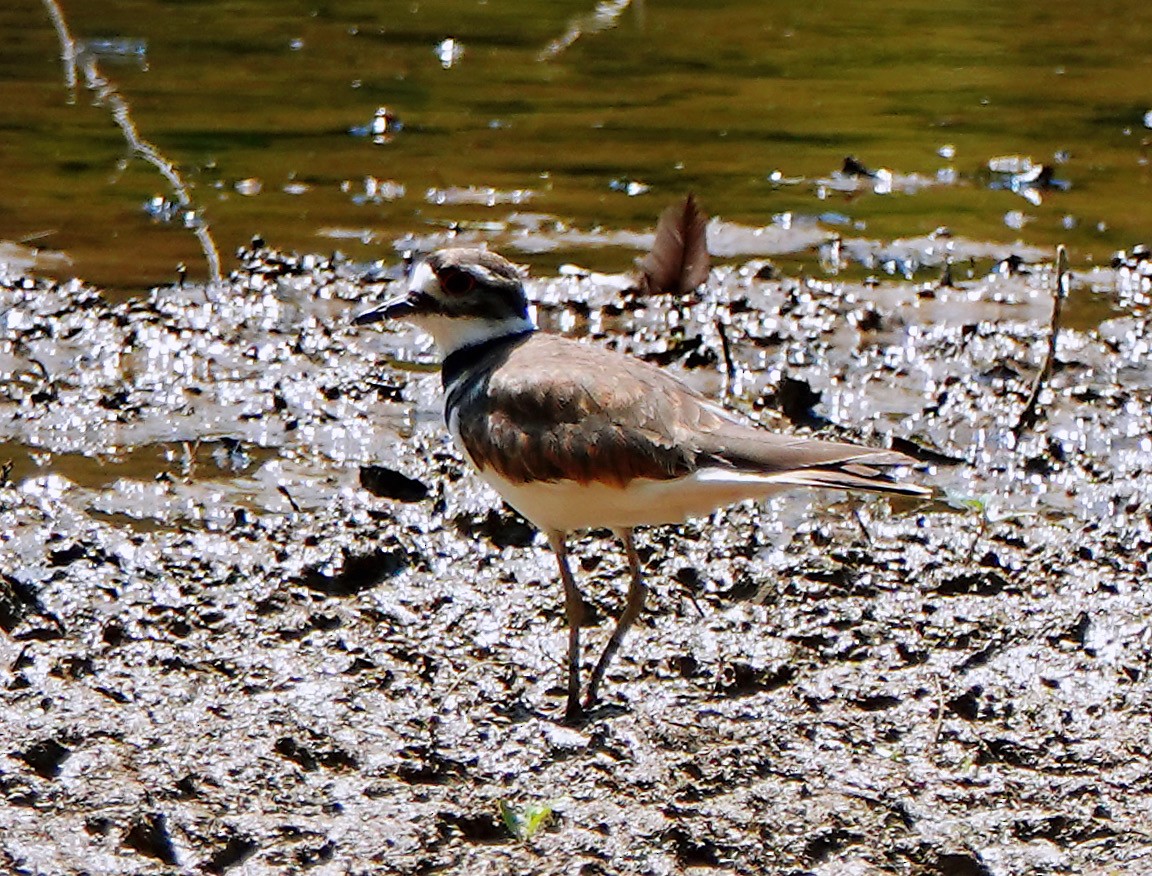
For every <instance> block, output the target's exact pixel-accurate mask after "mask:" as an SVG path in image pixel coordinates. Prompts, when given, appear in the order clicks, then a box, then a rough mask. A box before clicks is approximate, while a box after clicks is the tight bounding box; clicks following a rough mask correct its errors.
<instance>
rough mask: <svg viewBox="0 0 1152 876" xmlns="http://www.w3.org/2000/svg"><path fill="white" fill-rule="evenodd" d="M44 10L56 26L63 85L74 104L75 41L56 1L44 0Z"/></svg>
mask: <svg viewBox="0 0 1152 876" xmlns="http://www.w3.org/2000/svg"><path fill="white" fill-rule="evenodd" d="M44 8H45V9H47V10H48V17H49V18H51V19H52V23H53V24H54V25H56V38H57V39H59V40H60V60H61V62H63V64H64V84H65V85H67V86H68V90H69V91H70V92H71V93H72V98H71V102H72V103H75V102H76V40H74V39H72V33H71V31H69V30H68V22H67V20H65V18H64V13H63V12H62V11H61V9H60V7H59V6H58V5H57V3H56V0H44Z"/></svg>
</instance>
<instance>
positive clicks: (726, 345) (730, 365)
mask: <svg viewBox="0 0 1152 876" xmlns="http://www.w3.org/2000/svg"><path fill="white" fill-rule="evenodd" d="M716 332H717V333H718V334H719V335H720V350H721V352H722V353H723V354H724V371H725V373H726V374H727V376H728V380H727V381H725V383H724V392H725V395H727V393H728V390H729V389H730V388H731V386H732V384H733V383H735V382H736V376H737V374H738V372H737V370H736V362H735V361H734V360H733V358H732V344H731V342H730V341H729V340H728V328H727V326H725V325H724V320H723V319H721V318H720V317H717V318H716Z"/></svg>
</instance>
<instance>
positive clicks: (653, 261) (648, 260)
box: [636, 195, 710, 295]
mask: <svg viewBox="0 0 1152 876" xmlns="http://www.w3.org/2000/svg"><path fill="white" fill-rule="evenodd" d="M707 225H708V216H707V215H706V214H705V213H704V211H703V210H701V209H700V208H699V207H698V206H697V205H696V199H695V198H694V197H693V196H692V195H688V196H687V197H686V198H685V199H684V200H683V201H682V202H681V203H679V204H673V205H672V206H671V207H668V208H667V209H666V210H664V212H663V213H661V214H660V221H659V223H657V225H656V239H655V241H653V243H652V251H651V252H649V253H648V255H646V256H644V257H643V258H641V259H637V261H636V264H637V265H638V266H639V268H640V270H641V272H642V274H643V278H644V286H645V291H647V292H667V293H670V294H673V295H682V294H684V293H686V292H691V291H693V290H694V289H696V288H697V287H698V286H699V285H700V284H701V283H703V282H704V281H705V280H707V279H708V269H709V267H710V262H709V258H708V235H707Z"/></svg>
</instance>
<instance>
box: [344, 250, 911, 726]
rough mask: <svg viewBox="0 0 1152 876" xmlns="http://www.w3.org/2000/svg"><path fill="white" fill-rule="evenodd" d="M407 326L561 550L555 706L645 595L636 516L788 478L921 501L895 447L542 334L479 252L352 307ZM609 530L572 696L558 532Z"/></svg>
mask: <svg viewBox="0 0 1152 876" xmlns="http://www.w3.org/2000/svg"><path fill="white" fill-rule="evenodd" d="M385 318H394V319H402V320H406V321H408V322H411V323H413V324H415V325H417V326H418V327H420V328H421V329H424V330H425V331H427V332H428V333H429V334H431V335H432V337H433V339H434V340H435V342H436V345H437V346H438V348H439V350H440V352H441V353H442V355H443V364H442V369H441V380H442V382H443V386H444V392H445V402H444V416H445V420H446V421H447V424H448V428H449V430H450V431H451V433H452V436H453V438H454V439H455V441H456V444H457V445H458V446H459V447H460V449H461V450H462V451H463V453H464V455H465V456H466V457H467V458H468V461H469V462H470V463H471V464H472V465H473V466H474V467H475V469H476V471H477V472H478V473H479V475H480V477H481V478H483V479H484V480H485V481H487V482H488V483H489V484H490V485H491V486H492V487H494V488H495V489H496V491H497V492H498V493H500V495H502V496H503V497H504V498H505V499H506V500H507V501H508V503H509V504H510V505H511V506H512V507H513V508H515V509H516V510H517V511H519V512H520V513H521V514H522V515H524V517H526V518H527V519H528V520H530V521H531V522H532V523H534V524H535V525H536V526H537V527H539V528H540V529H541V530H542V531H543V532H544V533H545V534H546V535H547V537H548V542H549V544H551V546H552V550H553V551H554V552H555V554H556V560H557V564H558V565H559V569H560V580H561V582H562V583H563V586H564V605H565V614H566V617H567V622H568V691H567V692H568V700H567V708H566V711H565V717H566V719H567V720H568V721H570V722H575V721H578V720H580V719H581V717H582V716H583V714H584V710H585V709H588V708H590V707H591V706H592V705H593V704H595V703H596V702H597V694H598V692H599V688H600V684H601V682H602V681H603V679H604V674H605V672H606V671H607V669H608V666H609V664H610V663H611V662H612V658H613V656H614V655H615V654H616V652H617V651H618V650H619V648H620V645H621V642H623V640H624V637H625V635H626V634H627V632H628V629H629V628H630V627H631V626H632V624H633V622H634V621H635V620H636V618H637V616H638V615H639V614H640V612H641V610H642V609H643V606H644V598H645V593H646V588H645V584H644V580H643V577H642V574H641V568H640V558H639V557H638V556H637V553H636V546H635V544H634V542H633V538H632V530H633V528H634V527H636V526H642V525H649V524H664V523H678V522H682V521H684V520H685V519H686V518H688V517H693V516H699V515H706V514H709V513H710V512H712V511H713V510H715V509H716V508H718V507H720V506H722V505H727V504H731V503H733V502H737V501H740V500H744V499H759V498H764V497H767V496H771V495H773V494H774V493H778V492H780V491H782V490H786V489H788V488H790V487H830V488H835V489H849V490H871V491H875V492H882V493H897V494H901V495H906V496H928V495H930V491H929V490H927V489H925V488H923V487H920V486H916V485H911V484H900V483H896V482H894V481H892V480H889V479H888V478H887V477H886V476H885V475H884V474H883V469H885V468H887V467H890V466H900V465H907V464H909V463H911V462H913V460H912V459H910V458H909V457H907V456H905V455H904V454H902V453H897V452H893V451H887V450H874V449H871V448H867V447H861V446H858V445H855V444H846V443H839V442H831V441H817V440H812V439H808V438H799V437H795V436H788V435H781V434H776V433H774V432H771V431H768V430H767V429H763V428H760V427H758V426H756V425H753V424H750V423H748V422H745V421H744V420H742V419H741V418H740V417H739V416H738V415H737V414H735V413H732V412H730V411H728V410H726V409H725V408H723V407H721V406H720V405H719V404H717V403H715V402H713V401H711V400H709V399H707V398H705V397H704V396H702V395H701V394H699V393H698V392H696V391H695V390H693V389H691V388H690V387H688V386H687V385H685V384H684V383H682V382H681V381H680V380H679V379H677V378H676V377H674V376H672V375H671V374H669V373H668V372H666V371H663V370H661V369H659V368H657V367H654V366H652V365H649V364H648V363H646V362H642V361H640V360H639V359H635V358H632V357H630V356H626V355H624V354H621V353H618V352H615V351H612V350H607V349H602V348H597V347H593V346H590V345H587V344H584V343H580V342H578V341H574V340H570V339H567V338H563V337H560V336H558V335H553V334H548V333H546V332H542V331H538V330H537V327H536V325H535V323H534V322H533V320H532V317H531V315H530V312H529V307H528V299H527V296H526V295H525V292H524V285H523V279H522V277H521V274H520V272H519V270H518V269H517V268H516V267H515V266H514V265H513V264H512V263H511V262H509V261H507V260H506V259H504V258H502V257H501V256H499V255H497V254H495V253H492V252H488V251H486V250H481V249H463V248H461V249H444V250H440V251H439V252H436V253H433V254H432V255H431V256H429V257H428V259H427V260H426V261H424V262H422V263H421V264H419V265H417V266H416V268H415V270H414V271H413V273H412V275H411V278H410V280H409V283H408V289H407V291H406V292H405V293H404V294H402V295H400V296H399V297H397V298H394V299H392V300H390V301H387V302H385V303H384V304H382V305H381V306H379V307H377V308H375V309H373V310H370V311H368V312H366V313H363V314H361V315H360V316H358V317H356V319H355V322H356V323H357V324H366V323H372V322H376V321H378V320H381V319H385ZM601 527H607V528H611V529H613V530H614V531H615V532H616V534H617V535H618V536H619V538H620V540H621V541H622V542H623V544H624V550H625V553H626V554H627V558H628V566H629V570H630V573H631V584H630V586H629V588H628V596H627V600H626V603H625V606H624V610H623V612H622V613H621V615H620V617H619V619H618V621H617V623H616V627H615V629H614V630H613V631H612V635H611V637H610V638H609V639H608V644H607V645H606V646H605V648H604V651H603V653H602V654H601V656H600V659H599V660H598V661H597V663H596V666H595V668H594V669H593V670H592V676H591V678H590V680H589V682H588V689H587V692H586V694H585V697H584V701H583V705H582V704H581V700H580V657H581V653H580V626H581V621H582V608H583V600H582V598H581V595H580V591H579V590H578V589H577V586H576V582H575V580H574V578H573V577H572V570H571V569H570V568H569V564H568V547H567V536H568V534H569V533H571V532H575V531H578V530H582V529H591V528H601Z"/></svg>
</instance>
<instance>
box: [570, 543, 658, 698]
mask: <svg viewBox="0 0 1152 876" xmlns="http://www.w3.org/2000/svg"><path fill="white" fill-rule="evenodd" d="M617 535H619V536H620V540H621V541H622V542H624V551H625V553H627V555H628V568H629V570H630V571H631V572H632V583H631V584H630V585H629V586H628V599H627V601H626V602H625V603H624V611H622V612H621V613H620V620H618V621H617V622H616V629H614V630H613V631H612V638H610V639H609V640H608V644H607V645H606V646H605V647H604V653H603V654H601V655H600V659H599V661H597V663H596V668H595V669H594V670H592V678H591V680H590V681H589V682H588V696H587V697H586V698H585V700H584V708H586V709H590V708H592V706H593V705H595V703H596V692H597V691H598V690H599V688H600V681H601V680H602V679H603V678H604V673H605V672H606V671H607V670H608V664H609V663H611V662H612V658H613V657H614V656H616V652H617V651H619V650H620V643H621V642H623V641H624V637H625V636H626V635H627V634H628V629H629V627H631V626H632V624H633V623H634V622H635V620H636V618H637V617H639V616H640V612H641V611H643V610H644V596H645V595H646V594H647V593H648V588H647V587H646V586H645V585H644V579H643V578H642V577H641V576H640V555H639V554H637V553H636V545H635V544H634V543H633V541H632V530H631V529H621V530H619V531H618V532H617Z"/></svg>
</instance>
